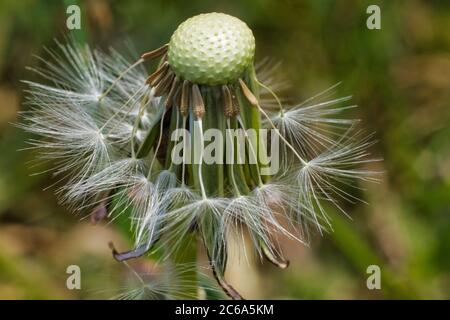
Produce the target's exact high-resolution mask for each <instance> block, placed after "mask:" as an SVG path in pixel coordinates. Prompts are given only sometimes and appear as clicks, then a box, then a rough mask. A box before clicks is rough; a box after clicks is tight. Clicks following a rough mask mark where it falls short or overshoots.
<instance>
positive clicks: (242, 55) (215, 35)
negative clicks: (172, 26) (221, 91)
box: [168, 13, 255, 85]
mask: <svg viewBox="0 0 450 320" xmlns="http://www.w3.org/2000/svg"><path fill="white" fill-rule="evenodd" d="M254 55H255V38H254V37H253V33H252V31H251V30H250V28H249V27H248V26H247V25H246V24H245V23H244V22H242V21H241V20H239V19H238V18H235V17H232V16H230V15H227V14H223V13H207V14H200V15H197V16H195V17H192V18H190V19H188V20H186V21H185V22H183V23H182V24H181V25H180V26H179V27H178V29H177V30H176V31H175V32H174V34H173V35H172V38H171V39H170V43H169V48H168V61H169V65H170V66H171V67H172V69H173V71H174V72H175V74H176V75H178V76H179V77H180V78H183V79H186V80H188V81H191V82H193V83H197V84H201V85H222V84H227V83H230V82H234V81H236V80H237V79H238V78H239V77H240V76H242V74H243V72H244V71H245V69H247V68H248V67H249V66H250V65H251V64H253V60H254Z"/></svg>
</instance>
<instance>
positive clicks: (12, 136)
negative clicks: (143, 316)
mask: <svg viewBox="0 0 450 320" xmlns="http://www.w3.org/2000/svg"><path fill="white" fill-rule="evenodd" d="M71 3H75V2H74V1H37V0H24V1H13V0H6V1H1V3H0V298H104V297H113V296H114V295H116V294H117V290H118V289H120V288H119V287H121V286H123V285H124V283H125V282H126V281H127V279H125V274H127V273H129V272H128V270H127V269H126V267H125V266H124V265H120V264H117V263H116V262H114V261H113V259H112V258H111V257H110V252H109V249H108V247H107V243H108V241H111V240H114V241H115V242H117V244H118V245H120V244H122V247H126V245H127V241H126V240H125V239H124V238H123V236H122V235H121V234H120V232H119V231H118V230H117V229H115V228H114V226H113V225H112V224H111V225H108V226H106V225H102V226H92V225H90V223H89V221H85V220H81V218H82V217H81V216H74V215H70V214H69V213H68V212H66V210H65V209H64V208H62V207H60V206H58V205H57V203H56V200H55V197H54V196H53V190H54V189H52V188H50V189H48V190H43V189H44V188H45V187H46V186H49V185H51V184H52V183H54V182H55V181H53V180H52V179H51V177H50V176H48V175H46V174H41V175H31V174H32V173H36V172H41V171H45V166H42V165H39V166H35V165H34V163H33V159H34V152H32V151H21V152H17V150H18V149H21V148H25V147H26V144H25V143H24V140H25V139H26V138H27V137H26V136H25V134H24V133H22V132H20V131H19V130H17V129H15V128H14V127H13V126H11V124H10V123H11V122H15V121H18V115H17V112H18V111H19V110H21V109H24V108H25V107H24V106H22V105H21V103H22V102H23V91H22V90H23V85H22V84H21V82H20V80H21V79H33V78H34V77H35V75H33V74H32V73H30V72H28V71H27V70H26V69H25V67H26V66H30V65H36V64H37V63H38V61H37V60H36V59H35V58H33V55H44V56H45V52H44V51H43V47H44V46H47V47H52V46H54V42H53V38H55V37H56V38H59V39H64V36H65V35H66V34H67V33H68V31H67V29H66V27H65V19H66V13H65V11H66V7H67V5H69V4H71ZM77 3H78V4H79V5H80V6H81V8H82V12H83V17H82V30H81V31H77V34H76V35H75V36H76V37H77V38H79V39H85V40H87V41H88V42H89V43H90V44H91V45H93V46H97V47H100V48H103V49H106V48H107V47H108V46H110V45H113V46H115V47H118V49H119V50H120V49H121V48H126V46H125V45H124V43H131V44H133V46H134V49H135V50H137V52H143V51H145V50H149V49H152V48H155V47H158V46H160V45H161V44H163V43H165V42H167V41H168V39H169V37H170V35H171V33H172V32H173V31H174V30H175V28H176V27H177V25H178V24H179V23H180V22H182V21H183V20H185V19H186V18H188V17H190V16H192V15H194V14H197V13H201V12H210V11H221V12H225V13H229V14H232V15H236V16H238V17H240V18H241V19H242V20H244V21H246V22H247V23H248V25H249V26H250V27H251V28H252V29H253V30H254V33H255V36H256V39H257V58H258V59H262V58H264V57H273V58H275V59H279V60H281V61H282V66H281V69H280V70H281V72H283V74H284V75H285V76H286V77H287V78H288V79H289V80H290V81H291V83H292V86H291V88H290V91H289V95H290V96H292V97H295V99H298V100H301V99H304V98H307V97H308V96H311V95H313V94H315V93H317V92H319V91H321V90H323V89H326V88H327V87H329V86H331V85H332V84H334V83H336V82H339V81H342V82H343V84H342V85H341V86H340V87H339V93H341V94H342V95H347V94H354V102H355V103H356V104H358V105H359V106H360V108H358V109H355V110H352V111H349V113H350V112H351V114H348V116H350V117H358V118H361V119H362V120H363V122H362V126H363V127H365V128H367V130H368V131H376V138H377V139H378V140H379V143H378V144H377V145H375V147H374V148H373V154H374V155H375V156H379V157H382V158H384V161H383V162H382V163H380V164H379V165H377V166H376V167H373V169H374V170H379V171H382V172H383V174H382V175H381V179H382V181H381V183H379V184H377V185H362V186H361V187H362V188H363V189H364V190H362V191H361V192H360V194H359V195H358V196H360V197H361V198H362V199H364V200H365V201H367V202H368V203H369V204H368V205H366V204H361V203H355V204H354V205H352V206H348V208H347V209H348V211H349V212H351V215H352V217H353V220H349V219H347V218H345V217H343V216H341V215H339V213H338V212H335V213H334V214H333V215H332V217H333V221H334V232H333V233H330V234H325V235H324V236H323V237H321V236H320V235H318V234H314V235H313V239H312V246H311V247H310V248H306V247H300V246H299V245H298V244H295V243H291V242H289V241H287V240H286V241H284V248H285V252H286V255H287V256H288V257H289V258H290V259H291V266H290V267H289V268H288V269H287V270H285V271H281V270H276V269H275V268H273V267H272V266H270V265H268V264H267V263H264V264H260V263H259V261H255V262H254V263H253V262H251V263H249V264H248V263H247V262H245V261H240V262H239V261H235V260H232V262H231V263H230V268H229V270H228V275H227V276H228V278H229V280H230V282H231V283H232V284H234V285H235V286H236V287H237V288H238V289H240V290H241V292H242V293H243V295H244V296H246V297H250V298H301V299H303V298H313V299H315V298H325V299H328V298H450V143H449V141H450V139H449V137H450V125H449V124H450V32H449V30H450V3H446V2H444V1H419V0H411V1H356V0H355V1H343V0H341V1H333V0H322V1H315V0H309V1H289V0H281V1H275V0H273V1H270V0H252V1H223V2H221V3H218V1H212V0H211V1H206V0H204V1H201V0H192V1H177V2H176V1H164V0H152V1H144V0H133V1H107V0H90V1H77ZM369 4H378V5H379V6H380V8H381V18H382V29H381V30H368V29H367V28H366V19H367V16H368V15H367V14H366V8H367V6H368V5H369ZM79 220H81V221H79ZM146 263H147V262H142V264H143V265H139V266H137V268H148V267H149V266H147V265H144V264H146ZM72 264H76V265H79V266H80V267H81V270H82V290H79V291H77V290H74V291H70V290H68V289H66V277H67V276H68V275H67V274H66V268H67V266H68V265H72ZM371 264H377V265H379V266H380V267H381V271H382V289H381V290H368V289H367V287H366V279H367V277H368V275H367V273H366V268H367V267H368V266H369V265H371ZM150 267H153V266H150Z"/></svg>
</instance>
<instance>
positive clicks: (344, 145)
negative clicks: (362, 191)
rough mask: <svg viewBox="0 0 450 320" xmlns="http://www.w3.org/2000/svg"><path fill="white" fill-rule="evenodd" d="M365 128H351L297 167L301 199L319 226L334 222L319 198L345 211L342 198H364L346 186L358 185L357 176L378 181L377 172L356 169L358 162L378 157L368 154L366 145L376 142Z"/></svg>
mask: <svg viewBox="0 0 450 320" xmlns="http://www.w3.org/2000/svg"><path fill="white" fill-rule="evenodd" d="M362 134H363V133H362V132H360V131H357V132H353V131H352V130H349V131H348V132H347V133H346V134H344V135H343V137H342V138H341V139H339V140H338V141H336V143H335V144H334V145H333V146H331V147H330V148H329V149H327V150H326V151H324V152H323V153H322V154H320V155H318V156H317V157H315V158H313V159H311V160H310V161H308V163H307V164H306V165H302V166H300V167H299V169H298V170H297V173H296V176H295V179H296V183H297V186H298V188H299V189H298V199H299V203H301V204H302V205H303V206H304V207H306V208H309V210H308V212H309V213H311V214H312V218H313V219H314V221H315V222H316V224H317V225H318V226H319V225H321V224H322V222H325V223H326V224H327V225H328V226H329V227H331V222H330V219H329V217H328V215H327V214H326V210H325V209H324V207H323V205H322V204H321V201H320V200H325V201H327V202H330V203H331V204H332V205H334V206H335V207H337V208H338V209H339V210H340V211H341V212H342V213H344V214H346V212H345V210H344V209H343V208H342V207H341V205H340V204H339V201H338V200H339V199H341V200H345V201H348V202H351V203H353V202H356V201H361V200H360V199H358V198H357V197H356V196H354V195H353V194H351V193H349V192H348V191H346V190H345V188H358V186H357V185H356V184H355V182H354V181H355V180H362V181H376V175H377V174H378V172H375V171H371V170H365V169H354V168H355V167H357V166H359V165H365V164H367V163H371V162H375V161H379V159H371V158H369V156H370V153H369V152H368V151H367V149H368V148H369V147H370V146H371V145H373V144H374V141H372V140H371V135H368V136H365V137H364V136H362Z"/></svg>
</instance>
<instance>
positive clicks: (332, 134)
mask: <svg viewBox="0 0 450 320" xmlns="http://www.w3.org/2000/svg"><path fill="white" fill-rule="evenodd" d="M334 87H335V86H333V87H331V88H329V89H327V90H325V91H324V92H322V93H319V94H318V95H316V96H314V97H313V98H310V99H308V100H306V101H305V102H303V103H301V104H298V105H295V106H293V107H286V108H284V109H282V110H279V111H277V112H274V113H272V116H271V121H272V122H273V123H274V124H275V126H276V128H277V129H278V130H279V131H280V133H281V134H282V135H283V136H284V137H285V138H286V139H287V140H288V141H289V142H290V143H291V144H292V145H293V146H294V147H295V148H296V149H297V151H298V152H299V153H300V154H301V155H302V156H303V157H305V158H307V159H308V158H310V157H315V156H317V155H319V154H320V153H321V152H322V151H323V150H324V149H326V148H328V147H329V146H331V145H333V144H334V143H335V141H336V139H339V137H340V135H342V133H343V132H345V131H346V130H347V129H348V128H349V127H351V126H352V125H354V124H355V122H356V121H357V120H353V119H343V118H338V117H337V115H338V114H339V113H341V112H343V111H345V110H347V109H351V108H354V107H356V106H354V105H345V104H343V103H345V102H348V101H349V100H350V99H351V97H350V96H348V97H342V98H337V99H331V100H325V101H324V99H325V98H326V97H327V94H329V93H330V92H331V91H332V89H334ZM319 98H320V99H321V100H322V101H319V102H314V101H317V100H318V99H319ZM282 151H283V153H284V154H285V155H287V154H289V153H290V152H289V150H288V149H286V148H285V147H282Z"/></svg>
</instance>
